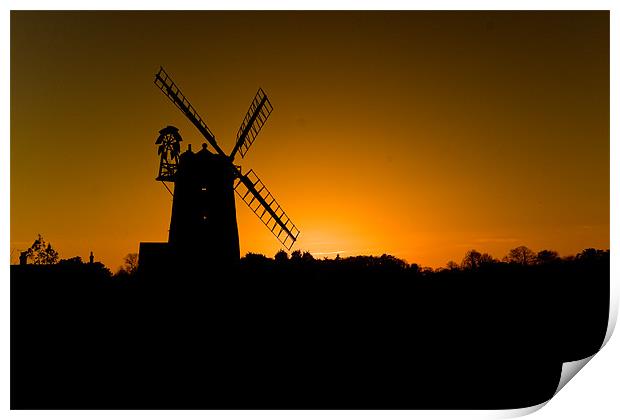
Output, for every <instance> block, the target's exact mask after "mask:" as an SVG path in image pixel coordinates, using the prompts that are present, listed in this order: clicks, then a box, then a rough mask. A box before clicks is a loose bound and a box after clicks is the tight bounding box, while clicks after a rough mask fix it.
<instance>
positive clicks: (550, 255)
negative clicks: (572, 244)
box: [536, 249, 560, 264]
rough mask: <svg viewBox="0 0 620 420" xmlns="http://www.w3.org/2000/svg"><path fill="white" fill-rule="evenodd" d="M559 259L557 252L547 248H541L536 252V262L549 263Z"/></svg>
mask: <svg viewBox="0 0 620 420" xmlns="http://www.w3.org/2000/svg"><path fill="white" fill-rule="evenodd" d="M559 260H560V256H559V255H558V253H557V252H555V251H551V250H549V249H543V250H542V251H540V252H538V254H536V261H537V262H538V264H549V263H552V262H556V261H559Z"/></svg>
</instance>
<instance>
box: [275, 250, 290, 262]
mask: <svg viewBox="0 0 620 420" xmlns="http://www.w3.org/2000/svg"><path fill="white" fill-rule="evenodd" d="M273 259H274V260H275V261H276V263H284V262H286V261H288V254H287V252H286V251H285V250H283V249H281V250H279V251H278V252H276V255H274V257H273Z"/></svg>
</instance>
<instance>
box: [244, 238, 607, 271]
mask: <svg viewBox="0 0 620 420" xmlns="http://www.w3.org/2000/svg"><path fill="white" fill-rule="evenodd" d="M588 261H590V262H594V261H596V262H603V261H609V250H600V249H594V248H587V249H584V250H583V251H581V252H579V253H578V254H576V255H570V256H566V257H560V255H559V254H558V253H557V252H556V251H553V250H548V249H544V250H541V251H538V252H534V251H533V250H531V249H530V248H528V247H526V246H518V247H516V248H513V249H511V250H510V251H508V253H507V254H506V255H505V256H504V257H502V258H501V259H498V258H495V257H493V256H492V255H490V254H488V253H484V252H479V251H477V250H475V249H471V250H469V251H467V252H466V253H465V256H464V257H463V259H462V260H461V263H457V262H455V261H449V262H448V263H447V264H446V266H445V267H440V268H437V269H433V268H431V267H423V266H420V265H419V264H416V263H413V264H409V263H407V262H406V261H405V260H403V259H400V258H397V257H395V256H393V255H388V254H383V255H381V256H367V255H358V256H351V257H344V258H341V257H340V255H338V256H337V257H336V258H335V259H328V258H323V259H317V258H314V257H313V256H312V254H311V253H310V252H308V251H305V252H302V251H300V250H295V251H293V252H292V253H291V254H290V256H289V254H288V253H287V252H286V251H284V250H280V251H278V252H277V253H276V254H275V255H274V257H273V258H269V257H267V256H265V255H263V254H256V253H247V254H246V255H245V257H243V258H241V268H242V269H243V270H259V271H261V272H267V271H276V272H278V271H292V270H302V271H303V272H305V273H306V274H308V273H316V272H320V271H324V270H335V271H340V272H345V271H346V272H351V273H360V272H368V273H383V274H401V275H412V276H420V277H429V276H432V275H434V274H440V273H443V274H445V273H450V272H453V273H454V272H476V271H480V270H489V269H493V268H495V269H500V268H504V269H510V268H511V267H512V268H518V267H530V266H532V267H533V266H553V265H561V264H572V263H574V262H588Z"/></svg>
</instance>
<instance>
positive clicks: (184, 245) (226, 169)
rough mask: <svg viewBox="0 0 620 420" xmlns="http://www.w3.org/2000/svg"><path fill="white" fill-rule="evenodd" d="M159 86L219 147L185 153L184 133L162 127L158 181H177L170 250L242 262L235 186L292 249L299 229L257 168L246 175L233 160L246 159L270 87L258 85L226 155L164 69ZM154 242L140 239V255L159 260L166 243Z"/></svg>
mask: <svg viewBox="0 0 620 420" xmlns="http://www.w3.org/2000/svg"><path fill="white" fill-rule="evenodd" d="M155 85H156V86H157V87H158V88H159V89H160V90H161V91H162V92H163V93H164V94H165V95H166V96H167V97H168V98H169V99H170V100H171V101H172V103H173V104H174V105H176V106H177V108H179V109H180V110H181V112H182V113H183V114H184V115H185V116H186V117H187V118H188V119H189V120H190V122H191V123H192V124H194V126H195V127H196V128H197V129H198V131H199V132H200V133H201V134H202V136H203V137H204V138H205V140H206V141H207V143H208V144H209V145H211V146H212V147H213V149H215V153H212V152H211V151H209V150H208V145H207V143H203V144H202V150H200V151H198V152H197V153H194V152H193V151H192V150H191V146H188V149H187V151H186V152H184V153H180V150H181V147H180V142H181V141H182V138H181V135H180V134H179V130H178V129H177V128H176V127H173V126H167V127H165V128H163V129H162V130H160V132H159V137H158V138H157V141H156V142H155V144H157V145H158V146H159V147H158V155H159V156H160V165H159V173H158V176H157V178H156V180H158V181H162V182H163V183H164V185H165V182H174V193H173V203H172V214H171V218H170V231H169V236H168V247H169V250H168V251H167V252H172V253H174V254H175V255H176V256H177V257H179V256H181V258H182V259H184V260H185V261H186V262H190V261H197V260H200V261H205V260H208V261H211V262H215V263H217V264H229V263H234V262H235V261H238V260H239V234H238V230H237V217H236V209H235V198H234V193H233V191H235V192H236V193H237V195H239V197H241V199H242V200H243V202H244V203H245V204H247V206H248V207H249V208H250V209H251V210H252V211H253V212H254V214H256V216H257V217H258V218H259V219H260V221H261V222H263V224H264V225H265V226H266V227H267V228H268V229H269V230H270V232H271V233H272V234H273V235H274V236H275V237H276V238H277V239H278V241H280V243H281V244H282V245H283V246H284V247H285V248H286V249H287V250H290V249H291V247H292V246H293V244H294V243H295V241H296V240H297V237H298V236H299V229H297V227H296V226H295V224H294V223H293V222H292V221H291V219H290V218H289V217H288V216H287V214H286V213H285V212H284V210H283V209H282V207H281V206H280V205H279V204H278V202H277V201H276V200H275V198H274V197H273V195H272V194H271V193H270V192H269V190H268V189H267V187H266V186H265V184H264V183H263V182H262V181H261V180H260V178H259V177H258V176H257V175H256V173H255V172H254V171H253V170H251V169H250V170H248V171H247V172H246V173H245V174H244V173H243V172H242V170H241V166H238V165H235V164H234V160H235V157H236V155H237V153H239V154H241V157H242V158H243V157H244V156H245V155H246V154H247V152H248V150H249V149H250V147H251V146H252V144H253V143H254V141H255V140H256V137H257V136H258V134H259V132H260V131H261V128H262V127H263V125H264V124H265V122H266V121H267V118H269V115H270V114H271V112H272V110H273V107H272V105H271V102H269V99H268V98H267V95H265V92H263V90H262V89H258V92H257V93H256V96H255V97H254V99H253V101H252V103H251V104H250V109H249V110H248V112H247V113H246V115H245V118H244V119H243V122H242V123H241V127H240V128H239V131H238V132H237V138H236V142H235V146H234V147H233V149H232V151H231V153H230V154H229V155H227V154H226V153H225V152H224V151H223V150H222V149H221V148H220V146H219V145H218V144H217V141H216V140H215V136H214V135H213V133H212V132H211V130H210V129H209V127H208V126H207V124H206V123H205V121H204V120H203V119H202V118H201V117H200V115H198V112H197V111H196V109H195V108H194V107H193V106H192V105H191V103H190V102H189V100H188V99H187V98H186V97H185V95H183V93H182V92H181V90H180V89H179V87H178V86H177V85H176V84H175V83H174V81H173V80H172V79H171V78H170V76H169V75H168V74H167V73H166V71H165V70H164V69H163V68H160V69H159V71H158V72H157V74H156V75H155ZM166 188H168V187H167V186H166ZM169 191H170V190H169ZM154 245H156V244H148V243H147V244H145V243H142V244H141V246H140V254H141V255H140V257H141V259H144V258H147V259H154V258H157V257H158V256H157V255H156V254H159V256H162V255H161V254H162V250H161V247H159V248H160V249H159V250H155V249H154V247H153V246H154ZM160 245H161V244H160ZM147 254H149V255H147Z"/></svg>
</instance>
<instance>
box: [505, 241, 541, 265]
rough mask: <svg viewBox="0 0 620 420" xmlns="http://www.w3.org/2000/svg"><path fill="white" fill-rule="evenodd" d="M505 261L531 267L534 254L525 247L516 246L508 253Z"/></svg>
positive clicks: (534, 257) (533, 261)
mask: <svg viewBox="0 0 620 420" xmlns="http://www.w3.org/2000/svg"><path fill="white" fill-rule="evenodd" d="M505 259H506V261H507V262H510V263H515V264H521V265H532V264H534V263H535V262H536V254H534V251H532V250H531V249H529V248H528V247H526V246H523V245H522V246H518V247H516V248H513V249H511V250H510V251H508V255H506V258H505Z"/></svg>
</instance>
